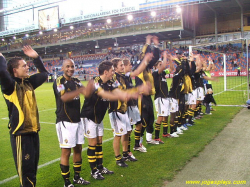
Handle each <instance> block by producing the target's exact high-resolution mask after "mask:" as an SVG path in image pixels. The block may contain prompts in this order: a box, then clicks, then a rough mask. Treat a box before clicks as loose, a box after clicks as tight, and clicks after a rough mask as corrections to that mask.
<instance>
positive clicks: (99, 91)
mask: <svg viewBox="0 0 250 187" xmlns="http://www.w3.org/2000/svg"><path fill="white" fill-rule="evenodd" d="M98 71H99V76H97V77H94V84H95V92H94V93H93V94H92V95H91V97H90V98H86V99H85V101H84V104H83V107H82V111H81V118H82V121H83V124H84V127H85V136H86V137H87V138H88V143H89V144H88V151H87V155H88V161H89V164H90V168H91V176H92V177H93V178H94V179H97V180H102V179H104V177H103V176H102V175H103V174H113V173H114V172H113V171H110V170H108V169H107V168H106V167H104V166H103V151H102V137H103V122H102V121H103V118H104V116H105V114H106V111H107V109H108V106H109V101H116V100H121V101H125V100H126V99H128V98H129V95H128V94H127V93H126V92H123V91H121V90H120V89H118V88H117V87H114V85H113V82H111V81H110V80H111V79H112V78H113V75H114V68H113V63H112V62H110V61H103V62H101V63H100V65H99V67H98Z"/></svg>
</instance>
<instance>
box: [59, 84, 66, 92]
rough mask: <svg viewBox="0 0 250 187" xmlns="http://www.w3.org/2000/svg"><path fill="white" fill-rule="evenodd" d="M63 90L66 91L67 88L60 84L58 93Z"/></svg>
mask: <svg viewBox="0 0 250 187" xmlns="http://www.w3.org/2000/svg"><path fill="white" fill-rule="evenodd" d="M63 90H65V87H64V85H63V84H60V85H58V86H57V91H58V92H61V91H63Z"/></svg>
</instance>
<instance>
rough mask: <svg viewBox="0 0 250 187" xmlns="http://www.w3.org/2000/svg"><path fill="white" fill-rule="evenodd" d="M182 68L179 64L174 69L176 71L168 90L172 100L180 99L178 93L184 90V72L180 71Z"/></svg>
mask: <svg viewBox="0 0 250 187" xmlns="http://www.w3.org/2000/svg"><path fill="white" fill-rule="evenodd" d="M182 68H183V67H182V66H181V65H180V64H179V65H178V66H177V67H176V71H175V72H174V75H173V80H172V84H171V87H170V90H169V97H170V98H174V99H179V98H180V93H181V91H182V90H183V89H184V86H183V85H184V79H183V77H184V71H183V69H182Z"/></svg>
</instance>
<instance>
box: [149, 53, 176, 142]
mask: <svg viewBox="0 0 250 187" xmlns="http://www.w3.org/2000/svg"><path fill="white" fill-rule="evenodd" d="M167 58H169V59H170V61H169V68H168V69H166V65H167ZM154 68H155V70H154V72H153V77H154V85H155V91H156V93H155V98H154V102H155V109H156V112H157V120H156V122H155V139H154V140H155V141H158V142H159V143H160V144H163V143H164V142H163V141H162V140H161V139H160V137H159V136H160V129H161V123H162V124H163V130H164V132H163V136H164V137H167V136H168V135H169V134H168V132H167V131H168V128H167V125H168V116H169V114H170V112H169V99H168V84H167V80H166V75H167V74H170V72H172V71H173V69H174V65H173V62H172V59H171V56H170V55H169V56H167V52H166V51H164V52H163V61H161V60H159V61H157V62H156V64H155V65H154Z"/></svg>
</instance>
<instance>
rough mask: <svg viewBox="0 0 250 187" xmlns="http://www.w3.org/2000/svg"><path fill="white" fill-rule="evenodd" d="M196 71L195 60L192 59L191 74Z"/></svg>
mask: <svg viewBox="0 0 250 187" xmlns="http://www.w3.org/2000/svg"><path fill="white" fill-rule="evenodd" d="M195 71H196V65H195V62H194V61H191V68H190V74H191V75H194V73H195Z"/></svg>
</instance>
